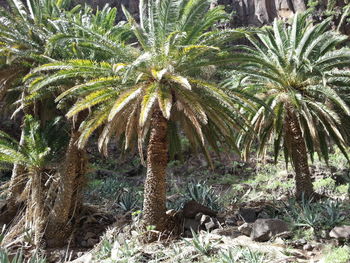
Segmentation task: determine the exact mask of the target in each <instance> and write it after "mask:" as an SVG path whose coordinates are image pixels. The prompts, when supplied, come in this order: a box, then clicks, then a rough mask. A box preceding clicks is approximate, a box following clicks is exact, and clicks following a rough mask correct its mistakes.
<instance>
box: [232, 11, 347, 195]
mask: <svg viewBox="0 0 350 263" xmlns="http://www.w3.org/2000/svg"><path fill="white" fill-rule="evenodd" d="M329 24H330V21H329V20H325V21H324V22H322V23H320V24H317V25H312V24H311V21H310V20H309V19H308V17H307V15H306V14H304V15H300V14H296V15H295V17H294V19H293V21H292V24H291V25H289V24H288V23H284V22H282V21H278V20H275V21H274V24H273V27H265V28H263V29H262V31H261V32H260V33H258V34H257V35H256V37H255V38H253V37H248V39H249V41H250V43H251V45H250V46H245V45H243V46H240V47H239V52H237V54H236V56H237V61H240V62H241V65H240V66H239V67H238V68H237V70H236V71H234V72H233V74H234V78H232V79H230V80H228V82H227V84H228V85H229V86H231V87H232V86H234V88H232V89H233V90H234V89H243V90H249V91H250V92H252V93H254V94H257V96H258V97H259V98H260V99H263V100H264V101H265V102H266V104H267V106H268V107H261V108H260V109H259V110H258V111H257V112H256V114H254V115H251V124H252V126H253V127H254V129H255V131H256V134H258V139H259V148H258V153H259V154H260V155H263V154H265V152H266V150H267V149H268V146H269V142H271V140H273V144H274V156H275V161H277V158H278V155H279V152H280V150H281V149H283V151H284V155H285V160H286V162H287V164H288V160H289V159H290V160H291V163H292V165H293V167H294V171H295V181H296V196H297V197H298V198H301V197H302V196H303V195H304V196H305V197H308V198H309V197H311V196H312V195H313V194H314V191H313V185H312V181H311V176H310V170H309V164H308V153H309V155H310V158H311V160H313V155H314V153H318V155H319V157H320V158H323V159H324V160H325V161H326V162H328V147H329V143H330V142H331V141H332V142H334V143H335V144H336V145H337V146H338V147H339V148H340V150H341V151H342V152H343V154H344V155H345V156H346V157H347V154H346V151H345V141H344V134H345V131H344V129H343V125H341V123H340V118H339V115H338V112H339V111H341V112H343V113H344V114H346V115H349V113H350V111H349V108H348V106H347V105H346V103H345V102H344V101H343V98H342V97H340V96H339V95H338V93H337V92H338V91H340V90H343V89H344V88H346V87H347V86H348V83H349V76H350V75H349V72H348V71H346V70H345V69H346V67H349V64H350V50H349V49H347V48H341V49H336V48H337V47H338V46H339V45H340V44H341V43H343V42H344V41H345V40H346V39H347V37H346V36H343V35H340V34H337V33H336V32H334V31H329V30H328V29H329ZM237 74H238V75H240V77H237ZM237 83H238V85H237ZM254 140H255V137H254V136H251V134H242V136H241V137H240V144H241V146H243V147H244V148H245V149H246V150H249V148H250V147H251V145H252V143H253V142H254Z"/></svg>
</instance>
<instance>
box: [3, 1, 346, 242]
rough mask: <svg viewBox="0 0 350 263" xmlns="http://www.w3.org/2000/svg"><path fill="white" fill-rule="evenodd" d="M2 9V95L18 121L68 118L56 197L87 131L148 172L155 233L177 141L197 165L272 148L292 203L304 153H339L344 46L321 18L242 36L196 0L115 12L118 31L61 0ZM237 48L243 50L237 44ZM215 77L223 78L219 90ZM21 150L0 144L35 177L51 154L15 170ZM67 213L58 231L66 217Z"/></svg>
mask: <svg viewBox="0 0 350 263" xmlns="http://www.w3.org/2000/svg"><path fill="white" fill-rule="evenodd" d="M8 3H9V6H10V10H7V9H0V15H1V18H0V21H1V23H0V58H1V61H2V64H1V67H0V77H1V81H2V83H3V84H2V86H1V89H0V95H1V94H2V93H1V91H2V90H5V93H6V91H7V90H8V89H13V88H15V90H16V91H17V93H18V96H19V97H18V100H17V101H16V103H15V104H14V105H15V106H16V111H15V112H16V113H17V112H20V111H23V112H24V113H25V114H28V113H33V114H34V115H36V116H37V117H39V118H40V119H42V118H51V117H53V116H61V115H62V116H65V117H66V118H67V121H66V122H67V123H69V124H70V127H71V134H70V142H69V143H68V146H66V147H67V154H66V158H68V159H66V161H67V163H66V164H67V169H66V172H65V175H62V178H63V179H62V184H66V185H65V187H63V188H62V189H61V190H58V194H62V195H63V196H65V197H69V198H70V199H69V200H68V201H69V202H70V201H72V200H73V199H74V198H76V195H77V194H76V192H77V190H76V188H77V185H79V180H80V179H79V178H80V175H77V174H79V173H80V174H81V173H83V171H82V170H79V169H78V168H77V167H75V168H74V167H73V164H72V163H74V160H75V159H74V158H78V157H77V155H79V156H81V155H83V153H82V152H81V150H82V149H84V147H85V146H86V144H87V143H88V141H89V139H90V138H91V137H92V135H93V134H95V135H97V136H98V147H99V150H100V151H101V152H102V153H104V154H107V152H108V151H107V149H108V144H109V142H110V141H111V139H112V137H115V138H117V139H118V140H119V142H120V145H122V147H123V148H124V149H125V150H128V149H130V148H132V147H137V148H138V149H139V153H140V156H141V159H142V161H143V163H144V164H145V165H147V175H146V180H145V198H144V205H143V218H144V225H145V226H149V225H154V226H156V228H155V229H156V230H159V231H164V230H166V229H165V226H166V214H165V211H166V207H165V204H166V202H165V200H166V198H165V195H166V167H167V163H168V159H169V156H170V157H171V156H174V153H175V152H179V151H181V140H180V139H181V138H180V137H181V136H186V137H187V138H188V140H189V142H190V143H191V145H192V146H193V148H194V149H199V150H202V151H203V152H204V153H205V155H206V157H207V159H208V163H209V164H211V161H210V151H211V150H213V151H215V150H216V151H218V152H219V149H220V148H222V147H223V146H225V147H227V148H233V149H235V150H237V152H239V153H240V152H244V153H246V154H245V155H246V156H247V155H248V153H249V152H250V150H251V148H253V147H255V146H256V145H258V146H257V149H258V153H259V154H260V155H263V154H265V152H266V151H267V150H268V149H269V146H270V144H271V142H273V145H274V147H273V148H274V153H275V158H276V160H277V158H278V156H279V151H280V150H281V149H283V151H284V155H285V159H286V161H287V162H288V160H289V159H290V160H291V162H292V164H293V167H294V169H295V172H296V186H297V187H296V188H297V195H299V196H301V195H308V196H311V195H312V194H313V188H312V183H311V176H310V171H309V167H308V154H309V155H310V157H311V159H313V156H314V153H318V155H319V156H320V157H321V158H324V159H325V161H326V162H327V161H328V152H329V147H330V145H331V144H335V145H337V146H338V147H339V148H340V149H341V150H342V151H343V153H344V154H345V156H347V154H346V147H347V143H348V141H349V140H348V132H347V130H346V129H344V127H345V123H344V121H343V120H344V119H346V118H341V116H348V115H350V110H349V107H348V104H347V87H348V85H349V84H350V81H349V80H350V79H349V77H350V72H349V71H348V67H349V64H350V51H349V49H348V48H346V47H343V48H339V47H340V46H341V44H343V43H344V42H345V41H346V39H347V38H346V37H345V36H342V35H340V34H338V33H335V32H332V31H330V30H329V26H330V25H329V24H330V23H329V22H330V21H328V20H326V21H324V22H322V23H321V24H317V25H313V24H312V21H310V19H308V16H307V15H301V14H297V15H295V17H294V19H293V21H292V22H291V24H288V23H285V22H282V21H278V20H276V21H275V22H274V24H273V26H272V27H265V28H262V29H259V30H255V31H254V32H253V31H248V30H243V29H219V28H218V27H217V23H218V22H220V21H222V20H225V19H228V15H227V14H226V13H225V11H224V9H223V7H221V6H218V7H212V6H211V5H210V1H203V0H190V1H185V0H149V1H143V0H141V1H140V10H139V21H137V20H136V19H135V18H134V17H133V16H132V15H131V14H130V13H129V12H128V11H127V10H126V9H125V8H123V13H124V15H125V17H126V20H127V21H125V22H119V23H116V20H117V19H118V18H117V11H116V9H115V8H110V7H108V6H106V7H104V8H103V9H101V10H97V11H95V10H92V9H91V8H90V7H88V6H79V5H78V6H75V7H72V6H71V5H72V4H71V3H70V2H69V1H68V0H67V1H60V0H58V1H55V0H32V1H27V4H26V5H24V4H22V2H21V1H19V0H8ZM239 38H246V39H247V40H248V41H249V42H250V44H249V45H237V44H235V42H236V40H237V39H239ZM223 71H225V72H229V75H230V77H229V78H228V79H227V80H226V81H224V82H223V80H222V79H221V76H223V75H224V74H222V72H223ZM5 73H8V74H5ZM5 93H4V94H5ZM0 99H1V96H0ZM53 103H55V105H56V107H49V106H48V105H52V104H53ZM48 114H49V115H50V117H48V116H47V115H48ZM43 116H46V117H43ZM68 120H72V121H71V122H69V121H68ZM27 125H29V124H28V123H26V122H24V126H27ZM38 125H42V124H38ZM2 136H4V138H6V139H8V140H10V139H9V137H7V136H6V135H5V134H2ZM24 138H25V137H24ZM11 141H12V139H11ZM22 141H25V140H22ZM6 143H7V142H6ZM6 143H5V144H4V147H5V146H6V145H7V144H6ZM14 145H15V144H14ZM25 145H26V143H24V144H20V145H17V146H16V147H15V148H17V149H14V148H13V146H11V147H12V148H11V149H13V150H12V152H11V153H10V152H8V151H7V150H2V149H3V148H0V156H1V160H2V161H4V162H5V161H6V162H7V163H16V164H17V165H22V166H25V168H26V170H29V171H30V169H31V168H30V167H32V166H31V165H32V164H31V162H32V161H33V160H36V161H37V162H38V165H39V170H40V169H42V168H43V167H45V165H46V160H49V158H48V156H49V155H50V153H52V149H51V148H45V147H48V146H45V147H44V148H43V149H42V146H43V145H46V144H43V145H42V146H40V145H39V146H40V147H39V148H40V150H38V151H36V150H35V149H34V150H33V149H32V151H30V153H28V154H29V155H30V156H32V157H33V156H35V157H33V159H30V162H29V164H30V165H27V163H28V162H27V159H26V158H27V156H26V155H24V153H22V152H21V151H22V148H23V147H25ZM33 147H34V146H33ZM25 149H27V148H25ZM12 155H13V156H12ZM10 156H12V157H10ZM144 156H146V158H144ZM15 157H16V158H15ZM17 157H18V158H17ZM32 157H30V158H32ZM6 158H7V159H6ZM28 158H29V157H28ZM73 159H74V160H73ZM78 159H80V157H79V158H78ZM145 159H146V160H145ZM72 167H73V168H72ZM37 170H38V169H36V171H37ZM13 177H15V176H13ZM78 179H79V180H78ZM39 184H40V182H39ZM70 187H71V188H72V189H73V188H74V189H75V190H69V191H68V190H67V189H70ZM67 191H68V192H67ZM35 192H36V191H35V190H32V193H35ZM60 199H64V198H60ZM68 201H67V202H68ZM69 202H68V203H69ZM63 204H65V203H64V202H61V203H60V202H59V201H57V202H56V203H55V204H54V207H57V208H58V210H57V211H59V209H62V208H64V207H63ZM54 210H55V209H54ZM66 210H67V211H66V212H64V213H63V216H62V218H63V219H62V220H61V221H60V222H59V223H60V224H61V225H65V219H68V218H69V217H70V216H69V214H68V212H69V211H71V210H72V209H71V208H70V207H68V209H66ZM40 213H41V214H45V213H44V211H41V212H40ZM46 214H47V213H46ZM50 215H51V217H55V212H53V213H51V214H49V215H47V216H46V217H47V218H50ZM56 216H57V214H56ZM48 229H50V227H49V228H48ZM51 230H52V229H51ZM51 230H50V231H51ZM41 231H42V230H41ZM50 231H49V232H50ZM52 231H53V230H52ZM52 231H51V234H52V233H56V234H57V233H58V232H57V231H58V230H57V229H56V230H55V231H53V232H52ZM36 234H37V235H38V236H40V234H39V233H36ZM48 236H50V235H49V234H47V236H46V237H48ZM41 237H42V236H41ZM44 238H45V235H44ZM61 238H62V239H65V236H62V237H61ZM39 243H40V238H38V240H37V242H36V245H39Z"/></svg>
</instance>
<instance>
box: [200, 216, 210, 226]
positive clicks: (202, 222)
mask: <svg viewBox="0 0 350 263" xmlns="http://www.w3.org/2000/svg"><path fill="white" fill-rule="evenodd" d="M210 221H211V217H210V216H207V215H202V217H201V219H200V221H199V222H200V224H201V225H205V224H206V223H209V222H210Z"/></svg>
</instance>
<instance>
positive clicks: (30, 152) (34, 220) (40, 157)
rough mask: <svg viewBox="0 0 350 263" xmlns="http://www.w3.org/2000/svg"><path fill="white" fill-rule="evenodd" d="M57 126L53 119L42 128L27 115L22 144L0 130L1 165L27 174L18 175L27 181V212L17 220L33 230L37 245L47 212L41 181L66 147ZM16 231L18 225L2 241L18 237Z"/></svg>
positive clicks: (23, 195) (63, 136) (25, 195)
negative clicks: (22, 169)
mask: <svg viewBox="0 0 350 263" xmlns="http://www.w3.org/2000/svg"><path fill="white" fill-rule="evenodd" d="M60 126H61V124H60V122H59V121H58V120H56V121H53V122H50V123H48V124H47V125H46V127H45V129H43V128H41V127H40V122H39V121H37V120H35V119H34V118H33V117H32V116H30V115H27V116H26V117H25V130H24V140H23V144H20V143H18V142H17V141H16V140H15V139H13V138H11V137H10V136H9V135H7V134H5V133H3V132H1V131H0V164H16V163H17V164H20V165H21V166H23V167H24V168H25V171H27V172H26V173H24V174H21V175H20V176H21V178H22V180H25V178H26V177H28V180H27V182H26V187H25V191H24V192H23V193H22V199H23V200H25V201H24V202H25V203H26V204H25V205H26V209H25V212H24V214H22V213H20V215H19V221H20V222H23V224H24V225H25V227H26V228H29V229H30V230H31V231H32V233H33V243H34V245H36V246H39V245H40V242H41V239H42V237H43V235H44V233H45V225H46V224H45V222H46V221H45V220H46V219H45V218H46V214H47V209H45V203H46V202H45V198H46V195H45V194H44V193H45V191H47V190H45V188H47V185H49V184H48V182H46V183H45V184H44V183H43V182H44V181H46V180H47V181H50V171H52V170H53V164H57V163H56V162H57V161H58V159H59V158H58V156H59V155H60V154H62V152H61V151H62V149H63V148H64V146H65V141H66V140H65V137H66V136H65V135H64V133H62V131H61V127H60ZM4 167H5V168H6V167H7V166H6V165H5V166H4ZM44 178H46V180H44ZM18 228H19V229H21V224H20V223H19V224H18V225H15V227H14V228H11V229H10V231H9V232H8V233H7V236H5V239H6V238H7V237H8V236H11V235H16V234H18V233H17V229H18ZM21 230H22V229H21Z"/></svg>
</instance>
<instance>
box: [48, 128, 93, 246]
mask: <svg viewBox="0 0 350 263" xmlns="http://www.w3.org/2000/svg"><path fill="white" fill-rule="evenodd" d="M79 136H80V132H79V131H78V128H72V131H71V138H70V141H69V145H68V148H67V152H66V157H65V162H64V165H65V167H64V169H63V171H62V172H61V177H60V186H59V189H58V192H57V197H56V200H55V202H54V206H53V209H52V211H51V212H50V215H49V221H48V226H47V229H46V234H45V238H46V241H47V244H48V246H51V247H58V246H63V245H65V244H66V243H67V239H68V237H69V235H70V234H71V232H72V228H73V224H72V219H73V218H74V217H75V215H76V214H77V213H78V212H79V210H80V208H81V206H82V198H81V191H82V187H83V177H84V174H85V172H86V163H87V158H86V156H85V150H82V149H79V148H78V146H77V140H78V139H79Z"/></svg>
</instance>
